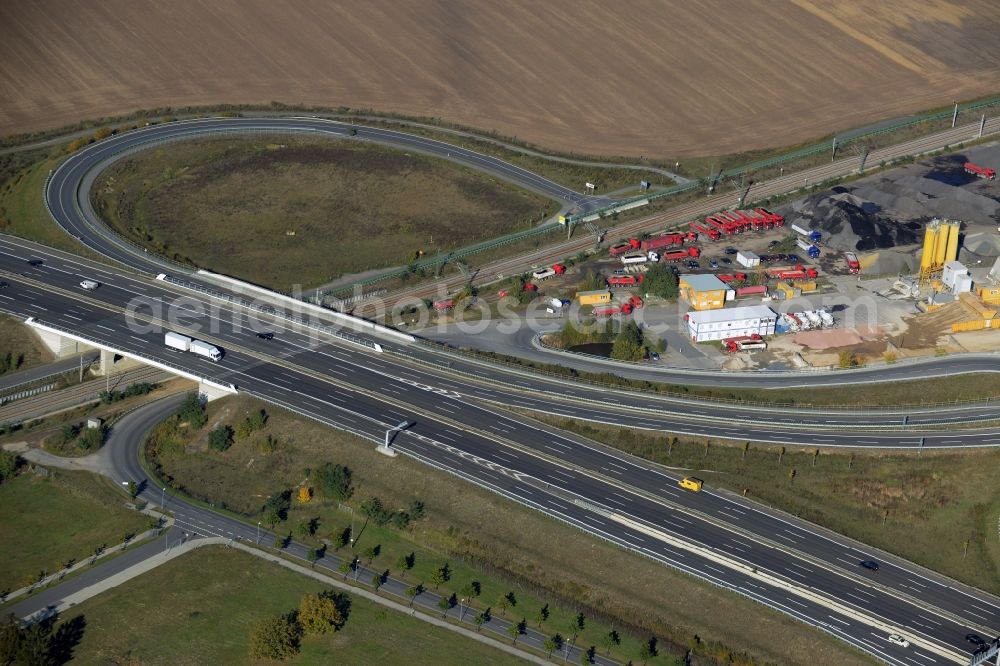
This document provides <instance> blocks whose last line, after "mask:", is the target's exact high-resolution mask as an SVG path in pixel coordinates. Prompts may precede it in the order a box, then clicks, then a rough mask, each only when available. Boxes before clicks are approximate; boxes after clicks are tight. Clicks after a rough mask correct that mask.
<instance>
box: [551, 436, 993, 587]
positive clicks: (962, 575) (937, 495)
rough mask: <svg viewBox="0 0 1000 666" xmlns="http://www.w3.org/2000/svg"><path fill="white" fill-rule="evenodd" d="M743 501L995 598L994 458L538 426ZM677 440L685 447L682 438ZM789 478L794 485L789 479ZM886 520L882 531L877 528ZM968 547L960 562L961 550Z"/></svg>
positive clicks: (989, 455)
mask: <svg viewBox="0 0 1000 666" xmlns="http://www.w3.org/2000/svg"><path fill="white" fill-rule="evenodd" d="M542 420H544V421H546V422H548V423H551V424H553V425H557V426H559V427H560V428H564V429H567V430H571V431H573V432H577V433H579V434H582V435H586V436H588V437H591V438H593V439H596V440H598V441H601V442H605V443H607V444H610V445H612V446H615V447H617V448H620V449H622V450H624V451H628V452H630V453H633V454H636V455H639V456H641V457H643V458H647V459H649V460H654V461H656V462H659V463H661V464H663V465H666V466H669V467H674V468H677V469H680V470H692V471H696V472H697V474H698V476H700V477H701V478H703V479H704V480H705V481H706V483H708V484H709V485H714V486H719V487H722V488H727V489H729V490H732V491H734V492H737V493H742V492H743V490H744V489H747V490H748V496H749V497H751V498H753V499H756V500H757V501H760V502H763V503H765V504H768V505H771V506H775V507H778V508H781V509H784V510H785V511H788V512H790V513H793V514H795V515H798V516H801V517H802V518H805V519H806V520H811V521H813V522H815V523H818V524H820V525H823V526H825V527H829V528H830V529H833V530H835V531H837V532H840V533H842V534H846V535H848V536H851V537H854V538H856V539H860V540H861V541H864V542H865V543H869V544H871V545H873V546H876V547H879V548H882V549H885V550H887V551H889V552H892V553H896V554H898V555H901V556H903V557H905V558H907V559H910V560H912V561H914V562H917V563H919V564H923V565H924V566H927V567H930V568H931V569H935V570H937V571H940V572H941V573H944V574H947V575H949V576H952V577H954V578H957V579H959V580H961V581H964V582H966V583H969V584H970V585H974V586H976V587H979V588H982V589H984V590H988V591H991V592H994V593H998V592H1000V543H998V538H997V520H998V518H1000V486H997V484H996V483H995V482H994V480H993V479H994V476H995V474H994V472H995V470H996V469H997V465H1000V452H998V451H996V450H983V451H965V452H960V453H931V452H924V453H923V454H921V455H919V456H918V455H917V454H915V453H914V454H900V453H881V452H879V453H864V452H858V453H856V454H855V455H854V457H853V460H852V454H851V453H848V452H842V451H831V450H823V451H821V452H820V454H819V456H818V457H816V458H815V465H814V464H813V460H814V452H815V449H808V450H806V449H803V448H801V447H788V451H787V452H786V453H785V454H784V456H782V460H781V462H780V463H779V462H778V457H779V454H780V447H772V446H768V447H757V446H753V447H751V448H750V450H749V452H748V453H747V455H746V458H744V457H743V446H742V445H738V446H732V445H731V446H722V445H715V446H709V448H708V455H707V456H706V455H705V453H706V449H705V442H704V440H701V441H690V440H687V441H681V442H680V443H678V444H677V445H675V446H674V447H673V450H672V452H669V453H668V444H667V441H668V439H669V437H667V436H666V435H662V434H661V435H659V436H655V435H652V434H648V433H645V432H639V431H635V430H630V429H625V428H609V427H604V426H591V425H587V424H581V423H577V422H570V421H568V420H565V419H549V418H545V419H542ZM681 439H682V440H684V438H681ZM793 470H794V471H795V477H794V479H793V478H791V476H790V475H791V473H792V471H793ZM883 518H885V525H884V526H883V525H882V522H883ZM966 541H968V542H969V550H968V554H967V555H966V554H965V543H966Z"/></svg>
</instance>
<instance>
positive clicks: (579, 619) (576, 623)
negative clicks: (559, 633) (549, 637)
mask: <svg viewBox="0 0 1000 666" xmlns="http://www.w3.org/2000/svg"><path fill="white" fill-rule="evenodd" d="M586 623H587V619H586V618H585V617H584V615H583V613H577V614H576V617H574V618H573V619H571V620H570V621H569V632H570V634H571V635H572V636H573V637H572V638H571V639H569V642H570V644H573V643H576V637H577V636H578V635H579V634H580V632H581V631H583V627H584V626H585V625H586Z"/></svg>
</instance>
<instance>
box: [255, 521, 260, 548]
mask: <svg viewBox="0 0 1000 666" xmlns="http://www.w3.org/2000/svg"><path fill="white" fill-rule="evenodd" d="M254 543H255V544H258V545H259V544H260V521H259V520H258V521H257V540H256V541H254Z"/></svg>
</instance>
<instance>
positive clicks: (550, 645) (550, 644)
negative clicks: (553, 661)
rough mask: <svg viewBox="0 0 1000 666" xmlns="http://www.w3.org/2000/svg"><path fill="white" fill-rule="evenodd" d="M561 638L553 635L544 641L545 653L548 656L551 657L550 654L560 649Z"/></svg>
mask: <svg viewBox="0 0 1000 666" xmlns="http://www.w3.org/2000/svg"><path fill="white" fill-rule="evenodd" d="M562 644H563V638H562V636H560V635H559V634H554V635H552V636H549V637H548V638H546V639H545V651H546V652H548V656H549V657H552V653H553V652H555V651H556V650H558V649H559V648H561V647H562Z"/></svg>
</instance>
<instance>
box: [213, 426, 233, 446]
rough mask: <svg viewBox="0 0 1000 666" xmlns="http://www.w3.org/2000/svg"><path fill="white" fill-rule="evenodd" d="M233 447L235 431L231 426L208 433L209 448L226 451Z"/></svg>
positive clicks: (221, 427) (220, 427)
mask: <svg viewBox="0 0 1000 666" xmlns="http://www.w3.org/2000/svg"><path fill="white" fill-rule="evenodd" d="M232 445H233V429H232V428H230V427H229V426H227V425H224V426H219V427H218V428H215V429H213V430H211V431H210V432H209V433H208V448H210V449H212V450H213V451H220V452H221V451H225V450H227V449H228V448H229V447H230V446H232Z"/></svg>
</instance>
